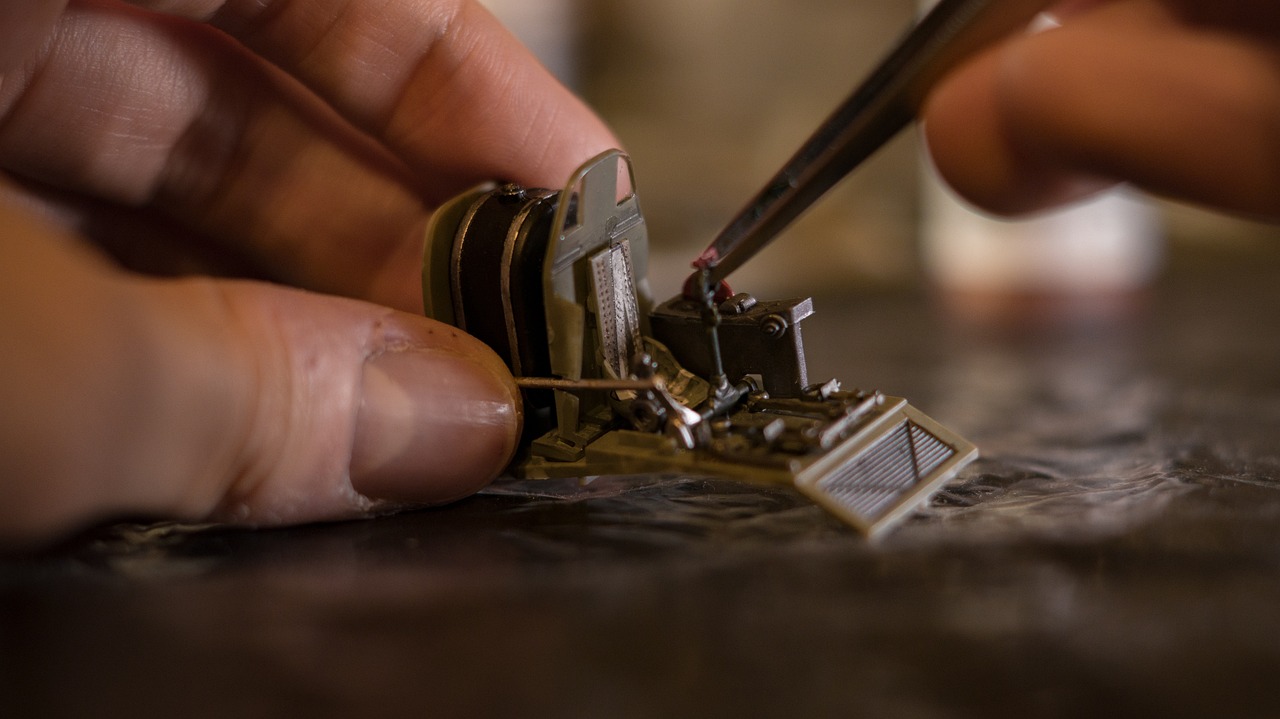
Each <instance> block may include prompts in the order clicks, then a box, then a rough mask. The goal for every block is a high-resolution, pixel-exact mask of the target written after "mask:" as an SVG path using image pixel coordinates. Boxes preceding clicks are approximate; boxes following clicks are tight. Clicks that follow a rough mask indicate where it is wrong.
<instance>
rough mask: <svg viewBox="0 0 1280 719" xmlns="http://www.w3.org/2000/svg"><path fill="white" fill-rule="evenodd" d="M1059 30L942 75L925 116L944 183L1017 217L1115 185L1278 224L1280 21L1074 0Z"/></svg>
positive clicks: (1259, 10)
mask: <svg viewBox="0 0 1280 719" xmlns="http://www.w3.org/2000/svg"><path fill="white" fill-rule="evenodd" d="M1056 14H1057V15H1058V17H1059V19H1060V20H1061V22H1062V27H1060V28H1057V29H1053V30H1050V31H1047V32H1044V33H1040V34H1036V35H1024V36H1019V37H1015V38H1011V39H1009V40H1008V41H1006V42H1004V43H1003V44H1001V45H999V46H997V47H995V48H992V49H990V50H988V51H987V52H985V53H984V54H982V55H980V56H979V57H977V58H976V59H974V60H972V61H970V62H969V63H968V64H967V65H965V66H963V67H961V68H960V69H958V70H957V71H955V72H954V73H953V74H952V76H951V77H949V78H947V79H946V80H945V81H944V82H943V83H942V85H941V86H940V87H939V88H937V90H936V91H935V92H934V94H933V95H932V97H931V98H930V100H929V102H928V103H927V106H926V109H925V113H924V116H925V134H926V137H927V139H928V143H929V148H930V151H931V152H932V154H933V157H934V160H935V162H936V164H937V166H938V169H939V170H940V172H941V173H942V175H943V177H944V178H946V179H947V181H948V182H950V183H951V185H952V186H953V187H955V188H956V189H957V190H958V191H959V192H960V193H961V194H962V195H964V196H966V197H967V198H968V199H969V200H971V201H973V202H974V203H976V204H977V205H979V206H980V207H983V208H986V209H989V210H992V211H995V212H999V213H1004V214H1018V213H1024V212H1030V211H1034V210H1038V209H1042V208H1046V207H1049V206H1053V205H1056V204H1061V203H1065V202H1069V201H1071V200H1074V199H1079V198H1082V197H1084V196H1086V195H1088V194H1090V193H1093V192H1096V191H1098V190H1100V189H1102V188H1105V187H1108V186H1110V185H1111V184H1113V183H1115V182H1117V181H1129V182H1132V183H1134V184H1135V185H1137V186H1139V187H1141V188H1143V189H1146V190H1149V191H1151V192H1154V193H1156V194H1160V195H1165V196H1168V197H1171V198H1175V199H1180V200H1187V201H1191V202H1196V203H1201V204H1205V205H1209V206H1211V207H1215V208H1218V209H1223V210H1228V211H1232V212H1237V213H1243V214H1247V215H1254V216H1260V217H1266V218H1271V219H1276V218H1280V14H1278V13H1276V5H1275V2H1273V0H1218V1H1217V2H1203V1H1201V0H1075V1H1073V2H1066V3H1062V5H1061V6H1060V7H1059V8H1058V12H1057V13H1056Z"/></svg>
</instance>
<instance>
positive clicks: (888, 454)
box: [818, 420, 955, 520]
mask: <svg viewBox="0 0 1280 719" xmlns="http://www.w3.org/2000/svg"><path fill="white" fill-rule="evenodd" d="M954 454H955V449H953V448H952V447H951V446H950V445H947V444H946V443H944V442H943V441H942V440H941V439H938V438H937V437H936V436H934V435H933V434H931V433H930V432H929V431H928V430H926V429H924V428H923V427H921V426H920V425H918V424H916V423H915V422H912V421H910V420H905V421H903V422H901V423H900V424H898V426H896V427H894V428H893V429H892V430H891V431H890V432H889V433H888V434H886V435H885V436H884V437H881V438H880V439H879V440H878V441H876V443H875V444H874V445H872V447H871V448H870V449H869V450H868V451H867V452H866V453H864V454H862V455H861V456H859V457H858V458H857V459H855V460H854V461H852V462H849V463H848V464H846V465H844V466H843V467H840V468H839V469H837V470H836V471H834V472H833V473H831V474H830V475H828V476H827V477H825V478H823V479H822V480H821V481H820V482H819V483H818V489H819V490H821V491H822V492H823V493H824V494H826V495H827V496H828V497H830V498H831V499H832V500H834V501H835V502H837V503H838V504H840V505H843V506H844V507H846V508H848V509H849V510H850V511H852V512H856V513H857V514H860V515H862V516H864V517H866V518H867V519H868V520H874V519H875V518H876V517H877V516H879V515H880V514H882V513H884V512H885V511H887V510H888V509H890V508H891V507H892V506H894V505H895V504H896V503H897V500H898V499H899V498H900V497H901V496H902V495H903V494H906V493H908V492H910V491H911V490H912V488H913V487H915V485H917V484H918V483H919V482H921V481H922V480H923V479H925V478H926V477H928V476H929V474H930V473H932V472H933V471H934V470H936V469H937V468H938V467H940V466H941V465H942V463H943V462H946V461H947V460H948V459H950V458H951V457H952V455H954Z"/></svg>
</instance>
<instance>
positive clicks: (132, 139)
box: [0, 0, 1280, 543]
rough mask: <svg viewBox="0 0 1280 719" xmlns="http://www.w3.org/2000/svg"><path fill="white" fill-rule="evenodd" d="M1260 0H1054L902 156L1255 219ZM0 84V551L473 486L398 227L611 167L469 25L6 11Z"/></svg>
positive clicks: (430, 3)
mask: <svg viewBox="0 0 1280 719" xmlns="http://www.w3.org/2000/svg"><path fill="white" fill-rule="evenodd" d="M1273 5H1274V0H1234V1H1229V0H1221V1H1220V2H1204V1H1196V0H1073V1H1072V2H1066V3H1063V4H1061V5H1060V6H1059V7H1057V8H1056V13H1057V14H1058V16H1059V17H1060V19H1062V21H1063V27H1061V28H1059V29H1056V30H1052V31H1049V32H1046V33H1042V34H1039V35H1035V36H1018V37H1013V38H1010V39H1008V40H1007V41H1005V42H1003V43H1000V44H998V45H997V46H995V47H993V48H992V49H990V50H989V51H987V52H985V53H982V54H981V55H980V56H978V57H977V58H975V59H974V60H972V61H971V62H969V63H967V64H965V65H964V66H962V67H961V68H959V69H958V70H957V71H955V72H954V73H953V74H952V75H951V76H950V77H948V78H947V79H946V80H945V81H944V82H943V83H942V84H941V85H940V86H939V87H938V88H937V90H936V91H935V93H934V94H933V95H932V96H931V98H930V100H929V102H928V103H927V105H926V107H925V110H924V119H925V130H926V136H927V139H928V142H929V146H930V148H931V151H932V153H933V156H934V159H935V161H936V163H937V165H938V167H939V169H940V171H941V172H942V174H943V176H944V177H945V178H946V179H947V180H948V181H949V182H950V183H951V184H952V185H953V186H954V187H956V189H958V190H959V191H960V192H961V193H962V194H964V195H965V196H966V197H968V198H969V199H970V200H972V201H973V202H975V203H976V204H978V205H980V206H982V207H985V208H987V209H989V210H992V211H994V212H1000V213H1006V214H1018V213H1026V212H1033V211H1036V210H1039V209H1042V208H1046V207H1050V206H1053V205H1056V204H1060V203H1064V202H1070V201H1072V200H1074V199H1078V198H1080V197H1083V196H1084V195H1087V194H1089V193H1091V192H1095V191H1098V190H1099V189H1102V188H1105V187H1107V186H1110V185H1111V184H1113V183H1115V182H1118V181H1130V182H1133V183H1135V184H1137V185H1138V186H1140V187H1143V188H1146V189H1148V190H1151V191H1154V192H1157V193H1159V194H1163V195H1167V196H1171V197H1175V198H1179V199H1184V200H1189V201H1192V202H1198V203H1202V204H1205V205H1209V206H1212V207H1217V208H1220V209H1225V210H1228V211H1233V212H1238V213H1242V214H1248V215H1253V216H1258V217H1266V218H1271V219H1275V218H1277V217H1280V192H1278V191H1277V190H1280V147H1278V144H1280V143H1278V140H1280V54H1278V50H1277V47H1278V43H1280V13H1276V12H1275V11H1274V9H1273ZM0 73H3V74H2V75H0V170H3V172H4V179H3V180H0V274H2V275H3V279H4V281H3V282H0V308H2V309H3V312H2V313H0V408H3V409H2V410H0V543H3V542H4V541H10V542H13V541H23V542H30V541H41V540H47V539H49V538H52V537H56V536H59V535H60V534H63V533H65V532H67V531H71V530H73V529H75V528H76V527H80V526H83V525H85V524H86V523H89V522H93V521H96V520H100V519H105V518H110V517H115V516H121V515H143V516H157V517H173V518H184V519H216V520H229V521H237V522H243V523H246V524H253V525H264V524H281V523H295V522H304V521H314V520H323V519H335V518H341V517H351V516H359V515H362V514H364V513H367V512H369V511H376V510H377V509H379V508H380V507H384V506H387V505H389V504H393V503H396V502H404V501H412V502H427V503H438V502H445V501H449V500H451V499H454V498H457V497H460V496H464V495H466V494H469V493H470V492H473V491H475V490H476V489H477V488H479V487H481V486H483V485H484V484H485V483H487V482H488V481H489V480H490V479H491V478H492V477H493V476H494V475H495V474H496V473H497V472H498V471H499V470H500V468H501V467H502V466H503V465H505V463H506V462H507V460H508V457H509V455H510V452H511V451H512V448H513V446H514V442H515V437H516V436H517V434H518V428H519V415H518V403H517V402H518V400H517V397H518V394H517V393H516V391H515V389H514V387H513V385H512V383H511V378H510V376H509V375H508V374H507V373H506V370H505V369H504V368H503V367H502V365H501V363H500V362H499V361H498V360H497V358H496V357H494V356H493V354H492V353H491V352H489V351H488V350H487V349H486V348H484V347H483V346H481V345H480V344H479V343H478V342H476V341H475V340H473V339H471V338H469V337H467V336H465V335H463V334H461V333H459V332H457V331H456V330H454V329H452V328H448V327H445V326H443V325H439V324H437V323H433V322H431V321H429V320H426V319H423V318H421V317H416V316H414V315H413V314H412V313H413V312H415V311H418V310H420V308H421V297H420V293H419V288H418V278H417V269H416V267H417V258H418V256H419V254H420V250H421V230H422V227H423V225H424V223H425V221H426V219H427V217H428V216H429V214H430V211H431V209H432V207H433V206H434V205H435V204H436V203H438V202H439V201H441V200H442V199H443V198H445V197H448V196H450V195H451V194H453V193H454V192H456V191H459V190H461V189H464V188H465V187H466V186H468V185H470V184H471V183H472V182H474V181H478V180H485V179H492V178H503V179H511V180H515V181H519V182H522V183H524V184H529V185H544V186H553V187H554V186H558V185H559V184H560V183H561V182H562V181H563V179H564V178H565V177H567V176H568V174H569V173H570V171H571V170H572V169H573V168H574V167H576V166H577V165H578V164H579V163H580V162H582V161H583V160H585V159H586V158H588V157H590V156H592V155H594V154H595V153H596V152H597V151H599V150H602V149H605V148H607V147H610V146H613V145H615V144H616V142H615V140H614V138H613V137H612V136H611V135H610V134H609V132H608V130H607V129H605V128H604V127H603V125H602V124H601V123H600V122H599V121H598V120H597V119H596V118H595V117H594V115H592V114H591V112H590V111H588V110H587V109H586V108H584V107H583V106H582V105H581V103H579V102H578V101H577V100H576V99H575V98H573V97H572V96H571V95H570V94H569V93H568V92H566V91H565V90H564V89H563V88H561V87H559V86H558V85H557V84H556V83H555V82H554V80H552V79H551V78H550V77H549V76H547V74H546V73H545V72H544V71H542V70H541V69H540V68H539V67H538V66H537V64H536V63H535V62H533V60H532V59H531V58H530V57H529V56H528V55H527V54H526V53H525V51H524V50H522V49H521V48H520V47H519V45H518V44H517V43H515V42H514V41H513V40H512V39H511V38H510V37H509V36H508V35H507V34H506V33H505V32H504V31H502V29H501V28H500V27H499V26H498V25H497V23H496V22H495V21H494V20H493V19H492V18H490V17H489V16H488V15H487V14H486V13H485V12H484V11H483V10H482V9H480V8H479V7H478V6H477V5H475V4H474V3H471V2H463V1H462V0H306V1H303V0H292V1H290V0H152V1H150V2H144V1H142V0H139V1H138V2H135V3H133V4H132V5H128V4H125V3H124V2H121V1H119V0H77V1H76V2H73V3H71V4H70V5H69V7H67V8H64V3H63V2H58V1H56V0H6V1H5V3H4V4H0ZM104 248H105V250H107V253H108V254H109V258H108V256H107V254H104V252H103V251H102V250H103V249H104ZM129 268H133V269H132V270H131V269H129ZM138 269H141V270H146V271H148V272H149V273H150V274H146V273H141V272H138V271H134V270H138ZM156 273H159V274H160V275H162V276H164V275H170V274H175V273H176V274H179V275H180V278H178V279H173V278H165V277H157V276H155V275H156ZM224 275H234V276H236V277H241V278H244V277H257V278H260V280H270V281H271V282H263V281H253V280H247V279H235V280H227V279H219V278H220V277H222V276H224ZM289 286H291V287H289Z"/></svg>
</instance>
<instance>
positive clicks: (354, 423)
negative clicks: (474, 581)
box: [0, 0, 616, 541]
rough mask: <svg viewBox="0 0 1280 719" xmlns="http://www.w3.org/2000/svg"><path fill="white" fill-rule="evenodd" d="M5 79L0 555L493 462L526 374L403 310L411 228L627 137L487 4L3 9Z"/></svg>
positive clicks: (420, 488) (509, 432) (290, 517)
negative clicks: (96, 528) (137, 520)
mask: <svg viewBox="0 0 1280 719" xmlns="http://www.w3.org/2000/svg"><path fill="white" fill-rule="evenodd" d="M161 11H163V13H164V14H161ZM0 73H2V74H0V169H2V170H3V173H4V175H3V179H0V280H3V281H2V282H0V313H2V314H0V540H8V541H14V540H18V541H33V540H42V539H48V538H52V537H54V536H57V535H58V534H60V533H63V532H66V531H69V530H71V529H74V528H76V527H79V526H82V525H84V524H85V523H88V522H92V521H96V520H100V519H104V518H110V517H115V516H139V515H140V516H157V517H173V518H185V519H206V518H212V519H221V520H231V521H237V522H244V523H249V524H255V525H264V524H278V523H292V522H304V521H312V520H324V519H334V518H341V517H349V516H355V515H359V514H362V513H364V512H367V511H369V510H371V509H376V508H378V507H379V506H380V505H382V504H384V503H388V502H400V501H411V502H431V503H434V502H446V501H449V500H452V499H456V498H459V497H462V496H464V495H467V494H469V493H471V492H474V491H475V490H476V489H478V488H479V487H481V486H483V485H484V484H485V483H487V482H488V481H489V480H491V479H492V478H493V477H494V476H495V475H496V474H497V473H498V472H499V471H500V470H501V468H502V467H503V466H505V464H506V463H507V461H508V460H509V458H510V455H511V452H512V451H513V448H514V446H515V441H516V438H517V436H518V434H519V426H520V416H519V407H518V399H517V398H518V393H517V391H516V389H515V387H514V384H513V383H512V380H511V377H510V375H509V374H508V373H507V371H506V369H505V368H504V367H503V365H502V363H501V361H500V360H499V359H498V358H497V357H496V356H495V355H493V353H491V352H490V351H489V350H488V349H487V348H485V347H484V346H483V345H482V344H481V343H479V342H478V341H476V340H474V339H472V338H470V337H468V336H466V335H464V334H462V333H460V332H458V331H457V330H455V329H453V328H451V327H448V326H445V325H441V324H438V323H435V322H432V321H430V320H427V319H425V318H423V317H420V316H414V314H412V313H414V312H420V311H421V306H422V305H421V302H422V300H421V292H420V287H419V279H418V278H419V262H420V259H419V258H420V253H421V250H422V231H423V227H424V225H425V222H426V220H427V218H428V216H429V213H430V210H431V207H432V206H433V204H434V203H436V202H439V201H440V200H442V199H444V198H446V197H448V196H450V195H452V194H454V193H456V192H458V191H460V190H462V189H465V188H466V187H467V186H469V185H471V184H473V183H474V182H476V181H479V180H484V179H493V178H501V179H510V180H514V181H518V182H522V183H524V184H529V185H541V186H553V187H555V186H559V185H560V184H562V183H563V182H564V181H565V179H566V178H567V177H568V175H569V173H570V172H571V171H572V170H573V168H575V167H576V166H577V165H578V164H580V163H581V162H582V161H584V160H586V159H587V158H588V157H590V156H592V155H594V154H596V153H597V152H598V151H600V150H603V149H606V148H608V147H611V146H613V145H615V144H616V143H615V141H614V140H613V138H612V137H611V136H610V134H609V132H608V131H607V130H606V129H605V128H604V127H603V126H602V124H601V123H600V122H599V121H598V120H597V119H596V118H595V117H594V116H593V115H592V114H591V113H590V111H588V110H587V109H586V108H585V107H584V106H583V105H582V104H581V103H579V102H578V101H577V100H576V99H575V98H574V97H573V96H572V95H571V94H570V93H568V92H567V91H566V90H565V89H563V88H562V87H560V86H559V85H558V84H557V83H556V82H555V81H554V80H553V79H552V78H551V77H550V76H549V75H547V74H546V72H545V71H544V70H542V69H541V68H540V67H539V66H538V65H537V63H536V62H535V61H534V60H533V59H532V58H531V57H530V56H529V55H528V54H527V53H526V51H525V50H523V49H522V48H521V47H520V46H519V45H518V44H517V43H516V42H515V41H514V40H513V39H512V38H511V37H510V36H509V35H507V34H506V32H505V31H504V30H503V29H502V28H501V27H500V26H499V25H498V23H497V22H496V21H495V20H494V19H493V18H492V17H490V16H489V15H488V14H487V13H486V12H485V11H484V10H483V9H481V8H480V7H479V6H478V5H477V4H475V3H474V2H468V1H466V0H306V1H305V2H303V1H297V2H291V1H289V0H152V1H150V2H146V1H142V0H139V1H138V2H135V3H132V4H125V3H123V2H119V1H118V0H73V1H72V2H70V3H66V2H65V0H62V1H61V2H60V1H58V0H5V3H4V4H3V6H0ZM140 270H141V271H140ZM157 275H164V276H165V277H164V278H162V277H159V276H157ZM216 276H235V277H239V278H244V277H253V278H259V279H264V280H270V281H271V282H272V283H271V284H268V283H266V282H261V281H251V280H247V279H235V280H231V279H216V278H215V277H216ZM286 284H287V285H292V286H293V287H296V288H301V289H292V288H288V287H285V286H283V285H286ZM308 290H309V291H308ZM320 293H325V294H320ZM336 295H341V296H342V297H339V296H336Z"/></svg>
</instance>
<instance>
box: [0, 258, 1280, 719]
mask: <svg viewBox="0 0 1280 719" xmlns="http://www.w3.org/2000/svg"><path fill="white" fill-rule="evenodd" d="M817 307H818V315H817V316H816V317H815V318H814V319H813V320H812V322H811V324H810V325H809V326H808V327H807V328H806V331H807V332H808V337H807V340H808V343H809V346H810V354H811V366H812V370H813V371H812V373H811V374H812V376H814V377H815V378H822V377H825V376H829V375H836V376H839V377H840V378H842V379H843V380H845V381H846V383H849V384H857V385H862V386H866V387H874V388H878V389H882V390H884V391H886V392H890V393H893V394H900V395H903V396H906V397H908V398H909V399H911V400H912V402H913V403H914V404H916V405H917V406H919V407H920V408H921V409H923V410H924V411H926V412H928V413H929V414H931V415H933V416H935V417H936V418H937V419H939V420H941V421H943V422H944V423H945V424H948V425H949V426H951V427H953V428H955V429H957V430H958V431H960V432H961V433H962V434H965V435H966V436H967V437H969V438H970V439H972V440H973V441H975V442H976V443H977V444H978V445H979V446H980V447H981V448H982V450H983V453H984V458H983V459H981V460H980V461H979V462H977V463H976V464H974V465H972V466H971V467H970V468H969V469H968V470H967V471H965V472H964V473H963V474H962V475H961V477H960V478H959V480H958V481H956V482H954V483H953V485H952V486H951V487H950V488H949V489H948V490H947V491H946V492H944V493H943V494H941V495H939V496H938V497H937V498H936V500H935V501H934V502H933V503H932V504H931V505H930V506H929V507H927V508H925V509H924V510H923V511H922V512H920V513H919V514H918V515H916V516H915V517H913V518H912V519H911V520H910V521H909V522H907V523H906V524H905V525H904V526H903V527H901V528H900V529H899V530H897V531H896V532H894V533H893V534H892V535H891V536H889V537H888V538H887V539H885V540H884V541H882V542H879V543H876V544H869V543H867V542H865V541H863V540H862V539H861V538H859V537H858V536H857V535H856V534H855V533H853V532H852V531H849V530H847V529H845V528H844V527H843V526H841V525H840V524H839V523H837V522H835V521H834V520H832V519H830V518H829V517H827V516H826V515H824V514H823V513H822V512H821V511H819V510H818V509H816V508H815V507H813V506H811V505H809V504H808V503H807V502H806V501H805V500H803V499H802V498H801V497H799V496H798V495H797V494H795V493H794V492H792V491H790V490H787V489H784V488H779V489H763V490H762V489H760V488H756V487H751V486H746V485H742V484H738V483H735V482H732V481H725V480H704V479H694V478H680V477H645V478H640V479H634V478H633V479H610V478H604V479H601V480H597V481H596V482H594V483H592V484H590V485H588V486H586V487H578V486H576V485H574V484H573V483H549V484H538V485H529V484H514V485H504V486H499V487H497V488H495V490H494V491H492V492H489V493H486V494H484V495H482V496H479V497H476V498H473V499H471V500H468V501H464V502H460V503H458V504H456V505H454V506H451V507H447V508H442V509H436V510H430V511H419V512H410V513H405V514H401V515H397V516H392V517H385V518H381V519H376V520H370V521H363V522H348V523H341V524H333V525H324V526H311V527H301V528H295V529H288V530H276V531H243V530H228V529H206V530H201V531H195V530H191V529H187V528H172V527H130V526H122V527H115V528H110V529H106V530H102V531H99V532H97V533H95V534H93V535H91V536H89V537H86V538H84V539H82V540H79V541H77V542H75V543H73V544H72V545H71V546H69V547H65V548H63V549H61V550H59V551H58V552H55V553H53V554H50V555H45V556H40V557H10V558H7V559H4V560H0V610H2V614H0V715H2V716H15V717H17V716H140V715H154V714H163V715H172V716H217V717H225V716H351V715H357V714H359V715H365V716H379V715H382V716H386V715H410V716H495V717H498V716H500V717H508V716H557V717H606V716H607V717H653V716H664V715H681V716H751V715H785V716H805V717H810V716H853V715H864V716H875V717H947V716H962V717H965V716H973V717H978V716H982V717H986V716H1047V717H1057V716H1064V717H1065V716H1101V715H1112V716H1123V715H1130V716H1187V717H1193V716H1194V717H1203V716H1259V717H1262V716H1274V715H1277V714H1280V685H1278V684H1277V682H1276V681H1275V679H1274V673H1275V667H1276V666H1278V665H1280V319H1278V318H1277V314H1278V310H1280V262H1277V261H1276V253H1275V252H1274V251H1266V252H1234V253H1223V254H1221V255H1218V254H1213V253H1203V256H1196V257H1193V258H1191V259H1190V260H1187V259H1184V260H1180V261H1179V263H1178V264H1177V265H1176V266H1175V267H1174V268H1173V271H1172V272H1171V273H1170V276H1169V277H1168V278H1167V279H1166V280H1165V281H1163V282H1162V284H1161V285H1160V286H1159V287H1158V288H1157V290H1156V291H1155V292H1154V293H1153V296H1152V297H1151V298H1150V301H1149V303H1148V305H1147V307H1146V309H1145V310H1144V311H1139V312H1136V313H1135V314H1133V315H1131V316H1130V317H1129V318H1128V319H1124V320H1118V321H1113V322H1103V323H1094V324H1084V325H1076V326H1072V327H1057V328H1055V329H1052V330H1046V329H1042V330H1038V331H1022V332H991V331H982V330H977V329H973V328H968V329H966V328H962V327H958V326H956V325H955V323H954V322H953V321H952V320H950V319H948V317H947V316H946V314H945V313H942V312H940V311H939V310H938V306H937V303H936V302H933V301H931V300H930V298H929V297H927V296H925V295H923V294H913V293H904V294H892V295H886V294H879V295H868V296H852V297H847V298H828V297H818V298H817Z"/></svg>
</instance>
